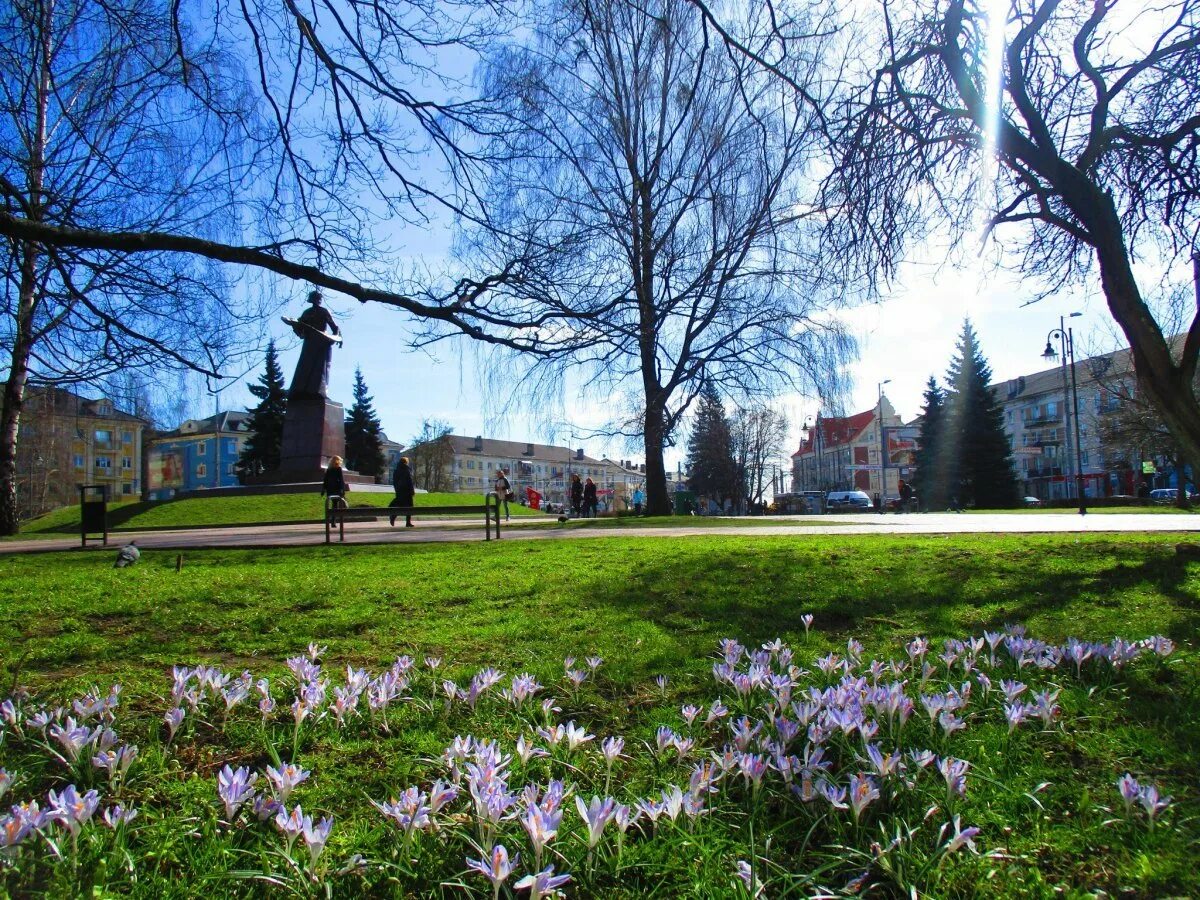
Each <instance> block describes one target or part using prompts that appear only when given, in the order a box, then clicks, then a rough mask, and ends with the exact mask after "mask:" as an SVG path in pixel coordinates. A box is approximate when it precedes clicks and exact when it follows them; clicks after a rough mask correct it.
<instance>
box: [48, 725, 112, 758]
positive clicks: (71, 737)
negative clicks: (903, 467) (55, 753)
mask: <svg viewBox="0 0 1200 900" xmlns="http://www.w3.org/2000/svg"><path fill="white" fill-rule="evenodd" d="M102 730H103V729H101V728H96V729H95V730H92V729H91V728H88V727H87V726H85V725H79V724H77V723H76V721H75V718H74V717H73V716H68V717H67V721H66V724H65V726H64V725H51V726H50V737H51V738H53V739H54V740H56V741H58V743H59V744H60V745H61V746H62V748H63V752H64V753H66V759H67V760H68V761H69V762H70V763H71V764H72V765H73V764H74V763H76V762H78V761H79V753H80V751H81V750H83V748H84V747H86V746H87V745H88V744H90V743H92V741H94V740H95V739H96V738H97V736H99V734H100V732H101V731H102Z"/></svg>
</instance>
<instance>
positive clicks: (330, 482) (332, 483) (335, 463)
mask: <svg viewBox="0 0 1200 900" xmlns="http://www.w3.org/2000/svg"><path fill="white" fill-rule="evenodd" d="M348 490H350V486H349V485H348V484H346V473H345V472H344V471H343V470H342V458H341V457H340V456H335V457H333V458H332V459H330V460H329V467H328V468H326V469H325V479H324V481H322V482H321V496H322V497H326V496H327V497H329V524H330V525H336V524H337V517H336V515H335V514H334V510H335V509H339V508H340V509H345V507H346V491H348Z"/></svg>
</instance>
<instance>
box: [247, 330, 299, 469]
mask: <svg viewBox="0 0 1200 900" xmlns="http://www.w3.org/2000/svg"><path fill="white" fill-rule="evenodd" d="M250 393H251V394H253V395H254V396H255V397H257V398H258V406H256V407H254V409H252V410H251V411H250V418H249V420H248V421H247V423H246V426H247V428H249V430H250V437H249V438H248V439H247V441H246V445H245V446H244V447H243V448H242V452H241V455H240V456H239V457H238V462H237V467H238V470H239V471H240V472H241V473H242V474H245V475H260V474H262V473H263V472H272V471H274V470H275V469H278V468H279V451H280V447H281V446H282V444H283V418H284V415H285V414H286V413H287V386H286V384H285V383H284V380H283V370H282V369H281V368H279V356H278V355H277V354H276V352H275V342H274V341H271V342H270V343H268V344H267V366H266V371H265V372H263V374H262V377H261V378H260V379H259V381H258V384H252V385H250Z"/></svg>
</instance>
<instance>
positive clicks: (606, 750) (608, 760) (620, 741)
mask: <svg viewBox="0 0 1200 900" xmlns="http://www.w3.org/2000/svg"><path fill="white" fill-rule="evenodd" d="M624 749H625V739H624V738H622V737H606V738H605V739H604V740H603V741H602V742H601V743H600V752H601V753H602V754H603V756H604V762H605V764H606V765H607V766H609V767H610V768H611V767H612V766H613V764H615V763H616V761H617V759H618V758H619V757H620V756H621V752H622V751H623V750H624Z"/></svg>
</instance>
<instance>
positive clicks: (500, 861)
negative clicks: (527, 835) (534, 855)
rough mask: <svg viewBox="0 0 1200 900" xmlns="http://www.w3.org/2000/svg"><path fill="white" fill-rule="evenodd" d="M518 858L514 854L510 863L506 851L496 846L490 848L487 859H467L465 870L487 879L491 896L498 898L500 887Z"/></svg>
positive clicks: (516, 854) (502, 847) (501, 845)
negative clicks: (490, 885) (490, 888)
mask: <svg viewBox="0 0 1200 900" xmlns="http://www.w3.org/2000/svg"><path fill="white" fill-rule="evenodd" d="M520 858H521V854H519V853H515V854H513V857H512V860H511V861H510V860H509V858H508V850H507V849H505V847H504V845H503V844H497V845H496V846H495V847H493V848H492V853H491V856H490V857H489V858H488V859H486V860H483V859H468V860H467V868H468V869H474V870H475V871H476V872H478V873H479V874H480V875H483V876H484V877H485V878H487V880H488V881H490V882H491V883H492V896H493V897H498V896H500V886H501V885H502V884H504V882H505V880H507V878H508V876H509V875H511V874H512V870H513V866H515V865H516V864H517V861H518V860H519V859H520Z"/></svg>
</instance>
